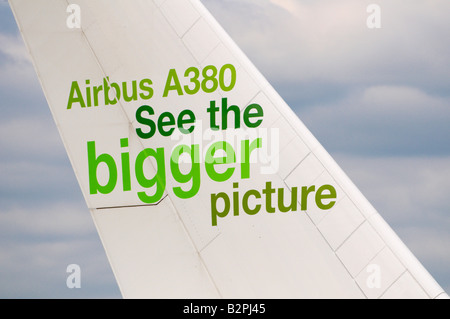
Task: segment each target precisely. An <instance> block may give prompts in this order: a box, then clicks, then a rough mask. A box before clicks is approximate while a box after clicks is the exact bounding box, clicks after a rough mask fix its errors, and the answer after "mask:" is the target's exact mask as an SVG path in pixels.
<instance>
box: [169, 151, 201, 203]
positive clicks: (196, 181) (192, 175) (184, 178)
mask: <svg viewBox="0 0 450 319" xmlns="http://www.w3.org/2000/svg"><path fill="white" fill-rule="evenodd" d="M183 153H186V154H189V155H190V157H191V169H190V170H189V172H188V173H186V174H183V173H182V172H181V170H180V156H181V154H183ZM199 156H200V151H199V146H198V144H195V145H192V147H189V146H187V145H179V146H177V147H176V148H175V149H174V150H173V152H172V156H171V159H170V169H171V171H172V175H173V178H174V179H175V180H176V181H177V182H179V183H187V182H189V181H192V186H191V189H189V190H187V191H185V190H183V189H182V188H181V187H174V188H173V192H174V194H175V195H176V196H178V197H179V198H183V199H185V198H192V197H194V196H195V195H197V193H198V191H199V189H200V160H199Z"/></svg>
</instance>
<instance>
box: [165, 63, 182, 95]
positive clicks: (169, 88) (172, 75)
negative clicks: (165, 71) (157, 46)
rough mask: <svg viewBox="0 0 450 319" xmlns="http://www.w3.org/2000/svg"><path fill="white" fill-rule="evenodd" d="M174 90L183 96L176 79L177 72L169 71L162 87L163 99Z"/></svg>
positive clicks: (178, 81)
mask: <svg viewBox="0 0 450 319" xmlns="http://www.w3.org/2000/svg"><path fill="white" fill-rule="evenodd" d="M172 81H173V82H174V84H172ZM172 90H176V91H177V93H178V95H183V89H182V87H181V83H180V80H179V79H178V75H177V71H176V70H175V69H171V70H170V71H169V75H168V76H167V81H166V86H165V87H164V93H163V97H167V96H169V91H172Z"/></svg>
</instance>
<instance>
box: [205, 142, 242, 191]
mask: <svg viewBox="0 0 450 319" xmlns="http://www.w3.org/2000/svg"><path fill="white" fill-rule="evenodd" d="M218 150H224V151H225V156H223V157H219V158H215V157H214V154H215V153H216V152H217V151H218ZM232 163H236V154H235V152H234V149H233V146H231V144H230V143H228V142H225V141H221V142H216V143H214V144H213V145H211V146H210V147H209V149H208V151H207V152H206V157H205V169H206V172H207V173H208V176H209V177H210V178H211V179H212V180H213V181H216V182H224V181H226V180H228V179H229V178H230V177H231V176H232V175H233V173H234V170H235V168H234V167H229V168H227V169H226V170H225V171H224V172H223V173H218V172H217V171H216V170H215V168H214V166H215V165H218V164H232Z"/></svg>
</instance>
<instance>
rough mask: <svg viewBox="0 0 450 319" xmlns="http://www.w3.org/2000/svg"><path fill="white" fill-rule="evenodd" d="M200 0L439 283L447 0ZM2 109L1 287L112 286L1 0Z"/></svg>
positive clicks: (46, 292)
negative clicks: (74, 277)
mask: <svg viewBox="0 0 450 319" xmlns="http://www.w3.org/2000/svg"><path fill="white" fill-rule="evenodd" d="M202 2H203V3H204V4H205V5H206V7H207V8H208V9H209V10H210V11H211V12H212V13H213V15H214V16H215V17H216V18H217V19H218V20H219V22H220V23H221V24H222V25H223V26H224V28H225V29H226V30H227V31H228V32H229V34H230V35H231V37H232V38H233V39H234V40H235V41H236V42H237V43H238V45H239V46H240V47H241V48H242V49H243V50H244V52H245V53H246V54H247V55H248V56H249V58H250V59H251V60H252V61H253V62H254V63H255V65H256V66H257V67H258V68H259V69H260V70H261V72H262V73H263V74H264V75H265V76H266V77H267V79H268V80H269V82H271V83H272V85H273V86H274V87H275V88H276V89H277V90H278V91H279V93H280V94H281V96H282V97H283V98H284V99H285V100H286V101H287V102H288V104H289V105H290V106H291V107H292V108H293V109H294V111H295V112H296V113H297V114H298V116H299V117H300V119H301V120H302V121H303V122H304V123H305V124H306V126H307V127H308V128H309V129H310V130H311V131H312V132H313V134H314V135H316V137H317V138H318V139H319V141H320V142H321V143H322V144H323V145H324V146H325V148H326V149H327V150H328V151H329V152H330V153H331V155H332V156H333V157H334V158H335V159H336V161H337V162H338V163H339V164H340V165H341V167H342V168H343V169H344V171H345V172H346V173H347V174H348V175H349V176H350V178H351V179H352V180H353V181H354V182H355V184H356V185H357V186H358V187H359V188H360V189H361V191H362V192H363V193H364V194H365V195H366V197H367V198H368V199H369V201H371V202H372V204H373V205H374V206H375V208H377V210H378V211H379V212H380V214H381V215H382V216H383V217H384V218H385V219H386V221H387V222H388V223H389V224H390V225H391V226H392V228H394V230H395V231H396V232H397V233H398V235H399V236H400V237H401V238H402V239H403V241H404V242H405V243H406V245H407V246H408V247H409V248H410V249H411V250H412V251H413V253H414V254H415V255H416V256H417V257H418V259H419V260H420V261H421V262H422V263H423V264H424V266H425V267H426V268H427V269H428V270H429V271H430V273H431V274H432V275H433V276H434V277H435V279H436V280H437V281H438V282H439V283H440V284H441V285H442V286H443V288H444V289H445V290H446V291H447V292H449V291H450V201H449V199H448V198H449V195H450V125H449V122H450V20H449V19H448V12H450V2H449V1H448V0H409V1H404V0H380V1H365V0H340V1H334V0H314V1H313V0H202ZM371 3H376V4H378V5H379V6H380V8H381V28H379V29H378V28H377V29H370V28H368V27H367V19H368V17H369V16H370V14H371V13H368V12H367V7H368V6H369V4H371ZM0 109H1V111H2V116H1V117H0V180H1V183H0V298H99V297H105V298H116V297H117V298H118V297H120V292H119V290H118V287H117V285H116V283H115V280H114V277H113V274H112V271H111V268H110V266H109V264H108V262H107V259H106V256H105V253H104V250H103V248H102V245H101V242H100V239H99V237H98V235H97V232H96V230H95V228H94V225H93V222H92V220H91V217H90V215H89V211H88V210H87V208H86V205H85V203H84V199H83V197H82V195H81V191H80V189H79V187H78V184H77V181H76V179H75V176H74V174H73V171H72V168H71V166H70V163H69V161H68V159H67V156H66V153H65V151H64V148H63V145H62V142H61V140H60V138H59V134H58V132H57V130H56V127H55V125H54V122H53V119H52V117H51V114H50V111H49V108H48V106H47V103H46V101H45V98H44V96H43V94H42V91H41V88H40V86H39V83H38V81H37V77H36V74H35V72H34V70H33V68H32V65H31V64H30V61H29V58H28V56H27V52H26V50H25V48H24V44H23V42H22V39H21V38H20V35H19V32H18V29H17V26H16V23H15V21H14V17H13V16H12V13H11V11H10V9H9V6H8V4H7V3H6V2H5V1H4V0H0ZM62 216H64V218H62ZM70 264H77V265H79V266H80V267H81V272H82V276H81V288H80V289H68V288H67V286H66V279H67V277H68V275H69V274H68V273H67V272H66V269H67V266H68V265H70Z"/></svg>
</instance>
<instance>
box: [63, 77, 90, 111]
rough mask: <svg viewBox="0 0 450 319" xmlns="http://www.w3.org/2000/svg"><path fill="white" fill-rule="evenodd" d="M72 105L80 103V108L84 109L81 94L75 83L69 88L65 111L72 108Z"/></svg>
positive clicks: (84, 105) (84, 104)
mask: <svg viewBox="0 0 450 319" xmlns="http://www.w3.org/2000/svg"><path fill="white" fill-rule="evenodd" d="M73 103H80V106H81V107H86V103H85V102H84V100H83V95H82V94H81V90H80V86H79V85H78V82H77V81H73V82H72V85H71V86H70V93H69V101H68V102H67V109H68V110H70V109H71V108H72V104H73Z"/></svg>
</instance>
